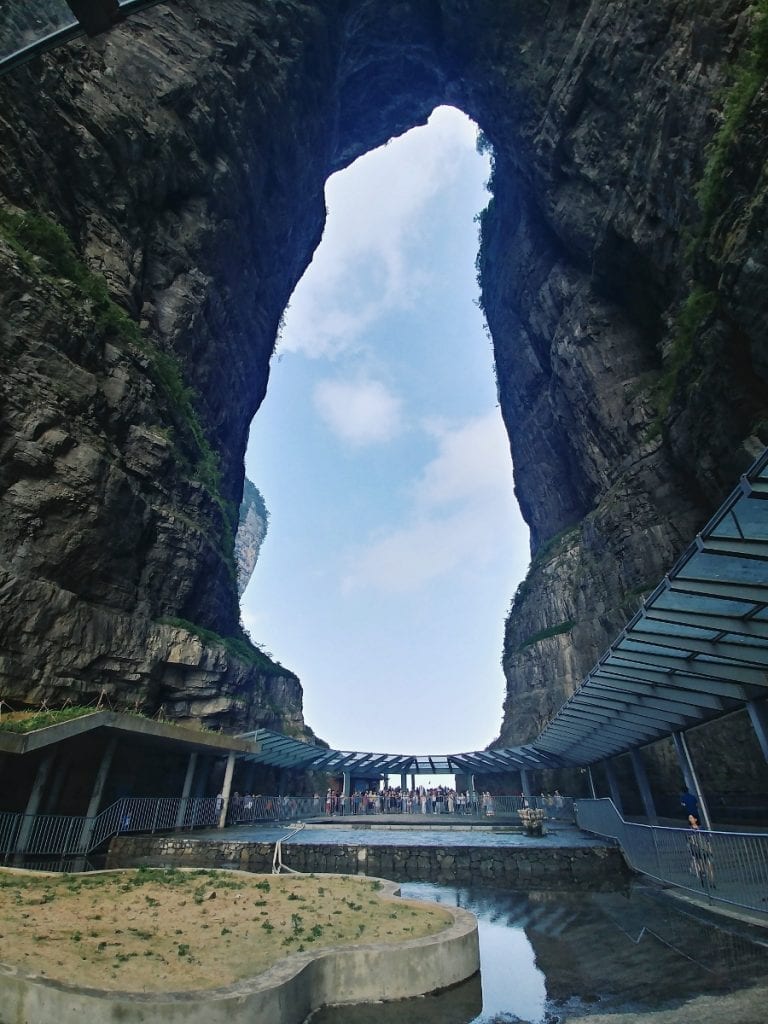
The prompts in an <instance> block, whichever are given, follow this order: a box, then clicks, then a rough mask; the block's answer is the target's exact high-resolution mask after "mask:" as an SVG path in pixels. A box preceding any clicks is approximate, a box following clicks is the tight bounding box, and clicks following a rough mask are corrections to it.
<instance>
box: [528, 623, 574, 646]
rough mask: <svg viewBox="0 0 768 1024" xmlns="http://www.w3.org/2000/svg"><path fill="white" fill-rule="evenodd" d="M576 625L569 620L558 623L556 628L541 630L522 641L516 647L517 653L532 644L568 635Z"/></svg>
mask: <svg viewBox="0 0 768 1024" xmlns="http://www.w3.org/2000/svg"><path fill="white" fill-rule="evenodd" d="M575 625H576V623H575V622H573V621H572V620H571V619H567V620H566V621H565V622H558V624H557V625H556V626H550V627H549V628H548V629H541V630H539V632H538V633H533V634H531V636H528V637H526V638H525V640H523V642H522V643H521V644H519V645H518V647H517V651H518V652H519V651H523V650H525V648H526V647H532V646H533V645H534V644H537V643H539V641H540V640H548V639H549V637H551V636H560V635H561V634H562V633H570V632H571V630H572V629H573V627H574V626H575Z"/></svg>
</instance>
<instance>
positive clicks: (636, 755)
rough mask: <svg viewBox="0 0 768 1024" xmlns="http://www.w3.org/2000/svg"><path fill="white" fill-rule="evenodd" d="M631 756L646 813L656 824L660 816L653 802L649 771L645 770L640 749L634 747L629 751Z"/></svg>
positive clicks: (651, 821)
mask: <svg viewBox="0 0 768 1024" xmlns="http://www.w3.org/2000/svg"><path fill="white" fill-rule="evenodd" d="M629 757H630V760H631V761H632V770H633V771H634V773H635V782H637V788H638V789H639V790H640V796H641V798H642V801H643V807H644V808H645V815H646V817H647V818H648V822H649V824H651V825H655V824H656V823H657V822H658V820H659V818H658V815H657V814H656V804H655V803H654V802H653V793H652V792H651V784H650V782H649V781H648V773H647V772H646V770H645V764H644V763H643V758H642V755H641V754H640V751H639V750H635V749H632V750H630V752H629Z"/></svg>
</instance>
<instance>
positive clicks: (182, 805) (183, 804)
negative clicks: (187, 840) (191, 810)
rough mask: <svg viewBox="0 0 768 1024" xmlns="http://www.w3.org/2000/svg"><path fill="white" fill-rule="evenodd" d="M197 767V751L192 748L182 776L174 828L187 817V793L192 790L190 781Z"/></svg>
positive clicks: (179, 825) (181, 824)
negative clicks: (182, 780) (185, 771)
mask: <svg viewBox="0 0 768 1024" xmlns="http://www.w3.org/2000/svg"><path fill="white" fill-rule="evenodd" d="M196 768H197V751H196V750H194V751H193V752H192V753H191V754H190V755H189V761H188V762H187V774H186V775H185V776H184V786H183V788H182V790H181V800H179V810H178V813H177V814H176V828H182V827H183V825H184V822H185V820H186V817H187V807H188V806H189V794H190V793H191V792H192V782H193V780H194V778H195V769H196Z"/></svg>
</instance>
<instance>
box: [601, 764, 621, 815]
mask: <svg viewBox="0 0 768 1024" xmlns="http://www.w3.org/2000/svg"><path fill="white" fill-rule="evenodd" d="M603 766H604V767H605V774H606V775H607V776H608V788H609V789H610V791H611V800H613V805H614V807H615V808H616V810H617V811H618V812H619V814H620V815H621V816H622V818H623V817H624V805H623V804H622V802H621V791H620V789H619V780H618V777H617V775H616V769H615V768H614V766H613V761H611V760H607V761H603Z"/></svg>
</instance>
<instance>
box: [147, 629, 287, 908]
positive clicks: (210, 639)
mask: <svg viewBox="0 0 768 1024" xmlns="http://www.w3.org/2000/svg"><path fill="white" fill-rule="evenodd" d="M157 621H158V622H159V623H160V625H165V626H177V627H178V628H179V629H186V630H187V632H188V633H193V634H194V635H195V636H197V637H199V638H200V639H201V640H202V641H203V643H206V644H212V645H214V646H217V647H223V648H224V649H225V650H226V651H227V652H228V653H229V654H231V655H232V656H233V657H234V658H237V659H238V661H242V662H245V664H246V665H253V666H254V667H255V668H257V669H259V671H260V672H261V673H262V674H263V675H268V676H293V672H291V671H289V669H287V668H284V667H283V666H282V665H281V664H280V662H279V661H273V660H272V659H271V658H269V657H267V655H266V654H265V653H264V652H263V651H260V650H259V649H258V647H255V646H254V645H253V644H252V643H251V642H250V641H248V640H246V639H244V638H243V637H238V636H220V635H219V634H218V633H214V631H213V630H212V629H206V628H205V627H204V626H198V625H197V623H196V622H189V620H187V619H177V618H171V617H169V616H165V617H163V618H161V619H158V620H157ZM264 891H265V892H268V891H269V890H268V889H265V890H264Z"/></svg>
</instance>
